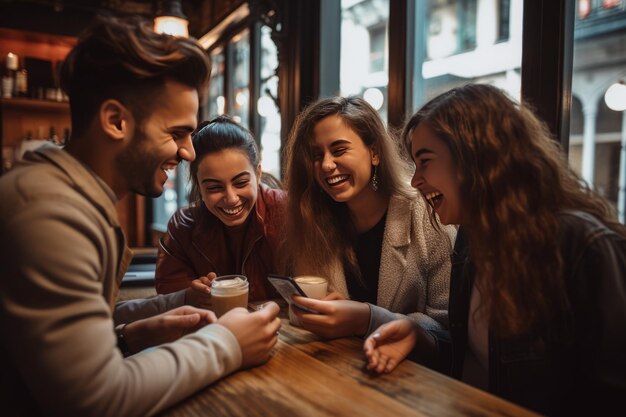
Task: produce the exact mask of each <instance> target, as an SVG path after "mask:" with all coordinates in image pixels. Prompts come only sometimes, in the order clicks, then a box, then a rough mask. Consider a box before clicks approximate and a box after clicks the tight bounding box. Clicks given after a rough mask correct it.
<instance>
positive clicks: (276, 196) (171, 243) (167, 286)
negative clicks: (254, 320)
mask: <svg viewBox="0 0 626 417" xmlns="http://www.w3.org/2000/svg"><path fill="white" fill-rule="evenodd" d="M285 201H286V193H285V192H284V191H283V190H278V189H270V188H267V187H265V186H263V185H262V186H261V188H260V190H259V194H258V198H257V201H256V204H255V210H254V211H253V212H252V213H250V219H249V222H250V223H249V224H248V228H247V230H246V235H245V236H244V252H243V262H242V264H241V265H236V266H235V269H234V270H233V263H234V260H233V259H232V255H231V254H230V252H229V250H228V246H227V240H226V229H225V226H224V224H223V223H222V222H221V221H220V220H219V219H218V218H216V217H215V216H214V215H212V214H211V213H210V212H209V210H207V208H206V206H205V205H204V204H203V203H202V202H199V203H194V204H192V205H190V206H189V207H184V208H182V209H179V210H178V211H177V212H176V213H174V215H173V216H172V218H171V219H170V221H169V223H168V225H167V233H166V234H165V235H164V236H163V237H162V238H161V241H160V245H159V255H158V259H157V268H156V278H155V286H156V290H157V292H158V293H160V294H165V293H170V292H174V291H178V290H181V289H184V288H187V287H189V285H190V284H191V281H192V280H194V279H196V278H198V277H200V276H202V275H206V274H207V273H209V272H215V273H216V274H217V275H218V276H219V275H227V274H244V275H246V276H247V277H248V282H249V283H250V289H249V291H250V292H249V300H250V301H256V300H267V299H270V298H276V297H278V294H277V293H276V292H275V290H274V288H273V287H272V285H271V284H270V283H269V282H268V281H267V275H268V274H269V273H277V272H280V271H277V267H276V262H275V256H276V250H277V247H278V244H279V241H280V239H281V234H282V228H283V227H284V224H285V220H284V219H285V211H284V204H285Z"/></svg>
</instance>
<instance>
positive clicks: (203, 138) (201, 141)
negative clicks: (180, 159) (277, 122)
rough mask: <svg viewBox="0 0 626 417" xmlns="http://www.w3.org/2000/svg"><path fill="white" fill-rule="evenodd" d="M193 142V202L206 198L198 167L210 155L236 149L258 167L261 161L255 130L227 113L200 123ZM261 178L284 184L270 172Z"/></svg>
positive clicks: (271, 183)
mask: <svg viewBox="0 0 626 417" xmlns="http://www.w3.org/2000/svg"><path fill="white" fill-rule="evenodd" d="M192 142H193V149H194V150H195V151H196V159H195V160H193V161H192V162H191V163H190V164H189V181H190V183H191V190H190V192H189V201H190V202H193V201H199V200H201V199H202V195H201V193H200V188H199V187H200V185H199V184H198V167H199V165H200V163H201V162H202V159H203V158H204V157H205V156H206V155H208V154H212V153H215V152H220V151H222V150H225V149H234V150H237V151H240V152H241V153H242V154H244V155H245V156H246V158H248V161H249V162H250V165H252V167H253V168H254V169H256V168H257V167H258V166H259V163H260V162H261V156H260V154H259V146H258V145H257V143H256V141H255V140H254V137H253V136H252V133H250V131H249V130H248V129H246V128H245V127H243V126H242V125H240V124H239V123H237V122H235V121H234V120H233V119H232V118H231V117H230V116H227V115H222V116H218V117H216V118H215V119H212V120H209V121H205V122H202V123H200V125H199V126H198V127H197V128H196V131H195V132H194V133H193V135H192ZM261 182H263V183H264V184H265V185H267V186H269V187H270V188H282V184H281V183H280V181H279V180H278V179H277V178H275V177H274V176H273V175H271V174H269V173H266V172H262V173H261Z"/></svg>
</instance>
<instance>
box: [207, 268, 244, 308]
mask: <svg viewBox="0 0 626 417" xmlns="http://www.w3.org/2000/svg"><path fill="white" fill-rule="evenodd" d="M211 301H212V305H213V312H214V313H215V315H216V316H217V317H220V316H222V315H223V314H225V313H226V312H227V311H229V310H232V309H233V308H235V307H243V308H246V307H248V279H247V278H246V277H245V276H244V275H222V276H220V277H217V278H215V279H214V280H213V283H212V284H211Z"/></svg>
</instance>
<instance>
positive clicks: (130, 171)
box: [115, 129, 163, 198]
mask: <svg viewBox="0 0 626 417" xmlns="http://www.w3.org/2000/svg"><path fill="white" fill-rule="evenodd" d="M147 144H148V139H147V138H146V137H145V135H143V133H142V132H140V131H139V130H138V129H137V130H136V132H135V135H134V137H133V139H132V141H131V143H130V144H129V145H128V146H127V147H126V149H124V151H122V153H120V154H119V155H118V156H117V157H116V158H115V166H116V167H117V169H118V171H119V172H120V173H122V174H123V176H124V178H125V180H126V184H128V188H129V189H130V191H132V192H134V193H137V194H140V195H143V196H146V197H151V198H156V197H159V196H160V195H161V194H162V193H163V188H162V187H161V188H160V189H159V188H158V187H157V185H156V173H157V172H158V171H159V170H160V169H161V168H160V166H161V161H160V160H159V159H158V156H156V155H155V154H154V153H153V152H150V151H149V149H148V147H147V146H146V145H147Z"/></svg>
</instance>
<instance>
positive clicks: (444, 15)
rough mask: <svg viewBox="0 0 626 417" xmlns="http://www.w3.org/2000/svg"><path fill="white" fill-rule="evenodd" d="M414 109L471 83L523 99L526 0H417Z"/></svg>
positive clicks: (412, 54)
mask: <svg viewBox="0 0 626 417" xmlns="http://www.w3.org/2000/svg"><path fill="white" fill-rule="evenodd" d="M417 4H418V7H416V8H415V16H414V21H415V27H416V28H417V27H422V25H423V26H424V27H426V30H424V31H419V30H416V31H415V39H414V40H413V41H414V42H413V44H414V50H413V51H412V52H411V51H409V53H410V55H409V56H408V57H407V59H409V60H411V61H412V62H414V63H415V66H414V69H413V71H414V77H413V96H412V107H413V108H412V111H416V110H417V109H418V108H420V107H421V106H422V105H423V104H424V103H425V102H426V101H427V100H428V99H430V98H432V97H434V96H436V95H438V94H440V93H443V92H445V91H447V90H449V89H451V88H454V87H456V86H460V85H464V84H467V83H471V82H477V83H488V84H492V85H495V86H497V87H499V88H502V89H504V90H505V91H507V92H508V93H509V95H511V96H512V97H513V98H515V99H517V100H519V98H520V90H521V76H520V74H521V70H520V69H521V62H522V13H523V1H522V0H500V1H493V0H456V1H455V0H446V1H442V0H429V1H427V2H425V4H421V2H417Z"/></svg>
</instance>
